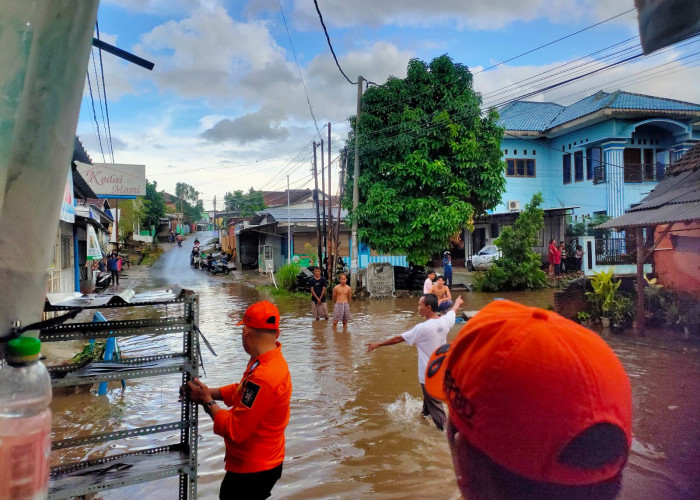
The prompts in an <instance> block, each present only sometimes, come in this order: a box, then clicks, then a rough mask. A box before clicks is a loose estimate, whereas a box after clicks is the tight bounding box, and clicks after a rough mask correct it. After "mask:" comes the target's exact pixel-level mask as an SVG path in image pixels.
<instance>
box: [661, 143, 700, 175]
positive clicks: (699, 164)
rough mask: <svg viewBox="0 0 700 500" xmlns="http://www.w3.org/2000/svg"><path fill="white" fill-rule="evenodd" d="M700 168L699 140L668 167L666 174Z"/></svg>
mask: <svg viewBox="0 0 700 500" xmlns="http://www.w3.org/2000/svg"><path fill="white" fill-rule="evenodd" d="M698 168H700V142H699V143H697V144H696V145H695V146H694V147H693V148H692V149H691V150H690V151H688V152H687V153H686V154H684V155H683V157H682V158H681V159H680V160H678V161H677V162H676V163H674V164H673V165H671V166H670V167H669V168H668V172H667V173H668V174H677V173H680V172H686V171H688V170H697V169H698Z"/></svg>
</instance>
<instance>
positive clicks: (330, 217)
mask: <svg viewBox="0 0 700 500" xmlns="http://www.w3.org/2000/svg"><path fill="white" fill-rule="evenodd" d="M332 200H333V191H331V122H328V232H327V233H326V266H327V267H328V283H329V284H330V283H331V281H332V279H333V268H332V267H331V264H332V263H333V262H332V259H333V258H332V256H331V253H332V252H331V240H332V239H333V237H332V235H333V213H332V212H333V201H332Z"/></svg>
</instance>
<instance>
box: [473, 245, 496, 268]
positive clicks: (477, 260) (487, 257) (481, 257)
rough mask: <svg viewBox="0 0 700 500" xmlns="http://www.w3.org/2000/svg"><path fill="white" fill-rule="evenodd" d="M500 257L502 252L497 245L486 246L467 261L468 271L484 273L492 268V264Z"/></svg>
mask: <svg viewBox="0 0 700 500" xmlns="http://www.w3.org/2000/svg"><path fill="white" fill-rule="evenodd" d="M500 256H501V251H500V249H499V248H498V247H497V246H496V245H486V246H485V247H484V248H482V249H481V250H479V252H478V253H476V254H474V255H472V256H471V258H470V259H469V260H468V261H467V269H469V270H470V271H483V270H485V269H488V268H489V267H491V264H493V263H494V262H495V261H496V259H498V258H499V257H500Z"/></svg>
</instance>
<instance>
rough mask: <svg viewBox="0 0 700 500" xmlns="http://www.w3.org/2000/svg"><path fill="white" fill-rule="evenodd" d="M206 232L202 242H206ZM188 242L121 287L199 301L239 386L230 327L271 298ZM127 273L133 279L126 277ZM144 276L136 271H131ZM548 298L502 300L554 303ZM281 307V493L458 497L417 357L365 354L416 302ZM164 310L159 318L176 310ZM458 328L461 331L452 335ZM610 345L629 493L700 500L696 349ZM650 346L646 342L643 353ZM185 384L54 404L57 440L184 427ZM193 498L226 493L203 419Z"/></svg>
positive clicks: (480, 298) (144, 384)
mask: <svg viewBox="0 0 700 500" xmlns="http://www.w3.org/2000/svg"><path fill="white" fill-rule="evenodd" d="M203 237H204V236H203V235H200V240H202V238H203ZM190 247H191V245H189V244H187V242H186V243H185V244H183V247H182V248H173V249H172V250H170V251H169V252H168V253H166V254H165V255H164V256H163V258H161V260H160V261H159V262H158V263H157V264H156V265H155V266H154V267H153V268H152V270H151V273H150V276H146V275H144V277H145V279H132V281H131V282H129V281H128V279H127V280H125V281H124V282H123V283H122V284H123V285H124V283H127V284H128V286H132V287H134V288H135V289H136V290H137V291H141V290H145V289H148V288H151V287H158V286H163V285H166V284H172V283H178V284H180V285H182V286H185V287H187V288H191V289H193V290H195V291H197V292H198V293H199V294H200V297H201V301H200V328H201V330H202V332H203V333H204V334H205V335H206V337H207V338H208V340H209V341H210V342H211V343H212V344H213V346H214V349H215V350H216V352H217V354H218V356H217V357H214V356H212V355H211V353H209V352H208V351H207V350H206V349H204V347H203V358H204V367H205V369H206V373H207V375H206V376H205V377H202V379H203V380H204V381H205V383H207V384H208V385H210V386H220V385H224V384H228V383H232V382H237V381H238V380H239V379H240V376H241V374H242V372H243V370H244V368H245V365H246V360H247V357H246V354H245V352H244V351H243V348H242V346H241V343H240V336H239V335H238V332H239V331H240V327H237V326H236V322H237V321H238V320H239V319H240V317H242V314H243V311H244V310H245V307H246V306H247V305H249V304H250V303H252V302H254V301H256V300H259V299H262V298H268V296H267V295H266V292H264V291H258V290H256V289H255V288H253V287H251V286H250V285H249V284H247V283H245V282H242V281H243V280H244V279H245V278H242V277H241V276H240V275H237V276H227V277H224V276H208V275H206V274H205V273H203V272H201V271H198V270H194V269H191V268H190V267H189V266H188V252H189V249H190ZM127 274H128V272H127ZM136 274H137V273H134V275H136ZM552 294H553V291H552V290H544V291H539V292H530V293H511V294H497V295H498V296H500V297H504V298H508V299H512V300H517V301H519V302H523V303H525V304H530V305H537V306H541V307H546V306H547V305H548V304H550V303H552V302H553V301H552ZM463 296H464V298H465V299H466V301H467V303H466V305H465V307H464V308H465V309H479V308H480V307H482V306H483V305H485V304H486V303H488V302H489V301H491V300H492V299H493V298H494V297H495V295H494V294H477V293H464V294H463ZM273 300H274V301H275V302H276V303H277V305H278V307H279V309H280V312H281V316H282V320H281V325H282V333H281V337H280V340H281V342H282V343H283V352H284V355H285V357H286V359H287V361H288V363H289V367H290V371H291V375H292V382H293V385H294V392H293V396H292V407H291V419H290V422H289V426H288V428H287V432H286V436H287V449H286V459H285V463H284V472H283V475H282V479H281V480H280V481H279V482H278V483H277V485H276V486H275V488H274V490H273V498H289V499H317V498H318V499H336V498H338V499H352V498H358V497H360V496H369V497H371V498H377V499H406V498H411V499H412V498H416V499H419V498H431V499H443V498H444V499H458V498H460V495H459V491H458V489H457V486H456V484H455V481H454V472H453V469H452V462H451V459H450V453H449V449H448V445H447V442H446V440H445V436H444V434H443V433H441V432H439V431H437V430H436V429H435V428H434V426H433V425H432V423H431V422H430V421H429V420H426V419H424V418H421V417H420V415H419V413H420V409H421V393H420V387H419V385H418V381H417V366H416V351H415V348H413V347H410V346H407V345H405V344H400V345H396V346H388V347H384V348H381V349H378V350H377V351H374V352H373V353H371V354H368V353H366V351H365V347H364V344H365V343H367V342H370V341H374V340H378V339H383V338H386V337H388V336H391V335H395V334H397V333H401V332H403V331H405V330H407V329H409V328H411V327H412V326H413V325H415V324H416V323H418V322H419V321H420V319H421V318H420V317H419V316H418V313H417V307H416V306H417V298H415V297H408V298H395V299H384V300H365V301H358V302H355V303H353V304H352V306H351V310H352V320H351V322H350V324H349V327H348V329H347V331H346V332H343V331H342V328H339V329H338V331H334V330H333V329H332V327H331V324H329V323H328V322H325V321H320V322H313V321H312V320H311V314H310V307H309V305H310V304H309V301H307V300H305V299H300V298H286V299H279V298H276V299H273ZM176 313H177V311H174V310H171V311H167V310H166V311H160V312H158V313H157V314H176ZM458 331H459V325H456V326H455V327H454V328H453V329H452V331H451V332H450V335H449V338H452V337H454V335H455V334H456V333H457V332H458ZM603 336H604V337H605V338H606V340H607V341H608V342H609V343H610V345H611V346H612V348H613V349H614V350H615V352H616V353H617V355H618V356H619V357H620V359H621V360H622V362H623V364H624V366H625V368H626V370H627V373H628V375H629V377H630V380H631V383H632V389H633V397H634V415H633V418H634V442H633V446H632V453H631V456H630V460H629V464H628V466H627V468H626V471H625V475H624V483H623V493H622V495H621V498H623V499H625V500H633V499H634V500H636V499H640V498H644V499H649V500H654V499H663V500H676V499H696V498H700V478H699V477H698V474H697V471H698V464H700V425H699V424H700V397H698V394H700V354H699V353H698V350H697V349H696V348H693V347H692V346H690V347H684V345H683V344H675V343H674V344H672V345H671V346H669V345H668V344H664V345H663V346H658V345H653V342H652V341H651V340H649V339H638V338H636V337H633V336H631V335H629V336H628V335H625V336H609V335H605V334H604V333H603ZM180 342H181V341H180V339H179V338H173V339H168V338H164V337H149V336H144V337H133V338H128V339H124V340H122V341H121V342H120V345H121V347H122V349H123V353H124V355H139V354H144V353H149V354H150V353H157V352H160V351H163V352H166V351H168V350H175V349H178V348H180V346H181V344H180ZM649 344H652V345H649ZM179 381H180V377H179V376H164V377H153V378H146V379H140V380H136V381H128V382H127V389H126V391H122V390H121V387H120V386H119V384H114V385H113V386H110V390H109V393H108V394H107V395H106V396H97V395H96V393H95V391H94V390H93V392H92V393H87V394H76V395H70V396H56V397H55V398H54V402H53V404H52V409H53V412H54V421H53V428H54V432H55V435H56V437H57V438H65V437H77V436H81V435H85V434H90V433H96V432H109V431H115V430H124V429H128V428H132V427H137V426H144V425H150V424H157V423H166V422H170V421H172V420H175V419H177V418H178V417H177V416H178V415H179V405H178V403H177V391H178V385H179ZM199 431H200V441H199V483H198V492H199V495H198V496H199V498H203V499H210V498H212V499H213V498H217V497H218V488H219V484H220V482H221V479H222V477H223V465H224V464H223V461H224V444H223V440H222V439H221V438H220V437H219V436H216V435H214V434H213V432H212V424H211V420H210V419H209V417H208V416H207V415H206V414H204V413H203V412H200V423H199ZM177 440H178V436H177V435H176V433H173V434H171V435H168V434H157V435H152V436H143V437H137V438H132V439H128V440H123V441H117V442H111V443H101V444H98V445H91V446H90V447H84V448H74V449H69V450H61V453H58V452H55V453H54V454H53V455H52V463H53V464H56V463H62V462H67V461H72V460H80V459H84V458H88V457H90V458H95V457H99V456H105V455H111V454H117V453H121V452H124V451H127V450H130V449H136V448H138V447H142V446H154V445H162V444H168V443H172V442H176V441H177ZM137 496H138V497H139V498H140V499H163V498H176V496H177V479H166V480H159V481H155V482H152V483H143V484H140V485H136V486H130V487H126V488H121V489H117V490H111V491H107V492H105V493H102V494H100V495H99V496H95V497H94V498H105V499H127V498H134V497H137Z"/></svg>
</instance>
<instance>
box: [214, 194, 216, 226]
mask: <svg viewBox="0 0 700 500" xmlns="http://www.w3.org/2000/svg"><path fill="white" fill-rule="evenodd" d="M214 230H216V195H214Z"/></svg>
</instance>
